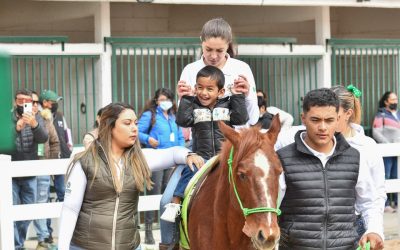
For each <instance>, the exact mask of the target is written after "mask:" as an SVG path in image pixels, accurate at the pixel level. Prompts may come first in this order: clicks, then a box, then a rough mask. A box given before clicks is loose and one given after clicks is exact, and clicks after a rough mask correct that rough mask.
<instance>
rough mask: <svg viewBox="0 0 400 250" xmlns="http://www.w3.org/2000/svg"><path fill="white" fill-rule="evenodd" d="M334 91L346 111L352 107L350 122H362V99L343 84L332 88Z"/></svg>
mask: <svg viewBox="0 0 400 250" xmlns="http://www.w3.org/2000/svg"><path fill="white" fill-rule="evenodd" d="M331 89H332V91H333V92H335V94H336V95H337V97H338V98H339V105H340V107H342V108H343V110H344V111H345V112H347V110H349V109H352V110H353V114H352V115H351V117H350V119H349V122H351V123H356V124H360V123H361V103H360V99H358V98H357V97H355V96H354V94H353V93H352V92H350V91H349V90H347V89H346V88H345V87H343V86H339V85H338V86H334V87H332V88H331Z"/></svg>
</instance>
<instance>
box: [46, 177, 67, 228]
mask: <svg viewBox="0 0 400 250" xmlns="http://www.w3.org/2000/svg"><path fill="white" fill-rule="evenodd" d="M64 177H65V176H64V175H54V189H55V190H56V194H57V201H59V202H63V201H64V194H65V183H64ZM49 197H50V195H49ZM47 230H48V232H49V235H52V234H53V228H52V227H51V219H47Z"/></svg>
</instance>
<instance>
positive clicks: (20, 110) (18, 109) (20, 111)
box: [16, 105, 24, 116]
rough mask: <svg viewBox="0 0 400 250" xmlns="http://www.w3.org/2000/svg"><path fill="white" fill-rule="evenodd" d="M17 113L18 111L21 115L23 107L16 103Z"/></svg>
mask: <svg viewBox="0 0 400 250" xmlns="http://www.w3.org/2000/svg"><path fill="white" fill-rule="evenodd" d="M16 110H17V113H18V115H20V116H21V115H22V114H23V113H24V107H23V106H19V105H17V109H16Z"/></svg>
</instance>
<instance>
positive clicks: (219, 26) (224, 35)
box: [200, 17, 236, 58]
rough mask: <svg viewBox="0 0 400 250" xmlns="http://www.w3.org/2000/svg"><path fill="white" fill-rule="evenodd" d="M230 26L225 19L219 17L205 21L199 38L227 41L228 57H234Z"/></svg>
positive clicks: (202, 39)
mask: <svg viewBox="0 0 400 250" xmlns="http://www.w3.org/2000/svg"><path fill="white" fill-rule="evenodd" d="M232 37H233V35H232V28H231V26H230V25H229V23H228V22H227V21H225V20H224V19H222V18H221V17H219V18H214V19H211V20H209V21H207V22H206V23H205V24H204V25H203V29H202V30H201V34H200V39H201V41H202V42H204V41H206V40H208V39H210V38H221V39H223V40H225V41H226V42H227V43H228V50H227V51H226V52H227V53H228V54H229V56H230V57H232V58H233V57H235V54H236V53H235V50H234V47H233V42H232V41H233V38H232Z"/></svg>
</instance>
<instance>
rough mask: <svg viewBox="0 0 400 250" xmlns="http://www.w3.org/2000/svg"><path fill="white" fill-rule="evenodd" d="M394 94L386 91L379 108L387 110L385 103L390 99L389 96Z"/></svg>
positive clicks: (380, 100)
mask: <svg viewBox="0 0 400 250" xmlns="http://www.w3.org/2000/svg"><path fill="white" fill-rule="evenodd" d="M391 94H394V92H393V91H386V92H385V94H383V96H382V97H381V99H379V108H386V105H385V102H386V101H387V100H388V99H389V96H390V95H391Z"/></svg>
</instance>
